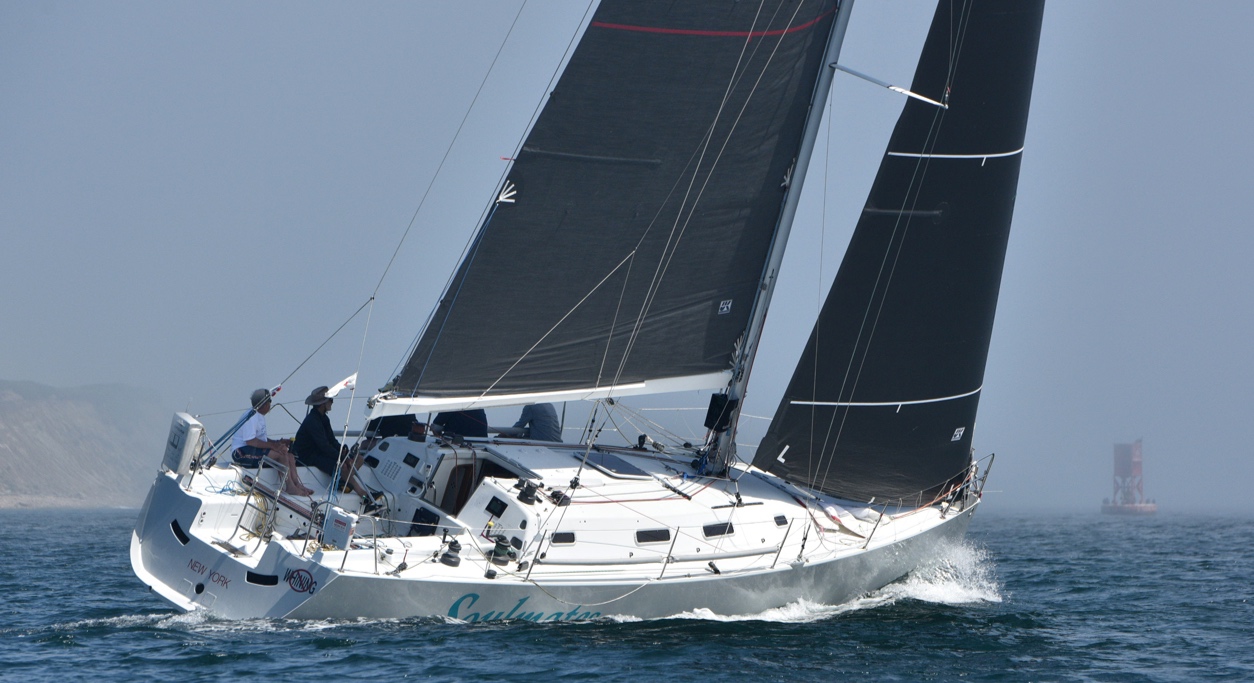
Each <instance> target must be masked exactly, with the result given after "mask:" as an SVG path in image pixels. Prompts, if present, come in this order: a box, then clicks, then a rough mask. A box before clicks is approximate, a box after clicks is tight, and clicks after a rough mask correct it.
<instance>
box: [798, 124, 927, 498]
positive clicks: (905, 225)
mask: <svg viewBox="0 0 1254 683" xmlns="http://www.w3.org/2000/svg"><path fill="white" fill-rule="evenodd" d="M945 112H946V110H944V109H939V110H937V112H936V113H935V114H934V115H933V118H932V124H931V128H930V129H929V131H928V135H927V138H926V139H925V141H924V148H925V149H929V148H930V146H934V145H935V144H936V137H937V136H938V135H939V133H940V131H939V128H940V123H941V121H943V119H944V115H945ZM929 164H930V159H928V158H926V157H920V158H919V159H918V161H916V162H915V170H914V173H913V174H912V176H911V178H910V183H909V184H908V185H907V187H906V192H905V196H904V197H903V199H902V207H901V210H900V212H899V213H898V215H897V221H896V223H895V224H894V225H893V230H892V233H890V235H889V240H888V245H887V247H886V248H885V252H884V259H883V260H882V261H881V262H880V271H879V273H877V274H876V278H875V284H874V285H873V287H872V289H871V296H870V299H869V300H868V301H867V308H866V310H865V311H864V312H863V318H862V326H861V327H859V329H858V336H857V337H856V338H855V341H854V345H853V348H852V349H851V350H850V357H849V365H847V366H846V367H845V378H844V379H843V380H842V382H841V390H840V392H839V393H838V394H837V396H838V397H843V396H844V395H845V392H844V387H845V385H846V384H847V383H848V381H849V373H850V372H853V363H854V361H855V359H856V358H857V357H858V356H859V355H861V360H860V361H858V367H857V371H856V372H854V373H853V383H852V385H851V386H850V387H849V397H850V398H851V399H852V398H853V395H854V394H855V393H857V391H858V383H859V381H860V380H861V378H862V370H863V369H864V368H865V366H866V359H867V356H868V355H870V348H871V343H872V341H873V340H874V338H875V331H876V329H877V328H878V326H879V320H880V316H881V315H882V314H883V312H884V304H885V302H886V301H887V300H888V290H889V287H890V286H891V285H892V280H893V275H894V273H895V272H896V268H897V260H898V259H899V258H900V257H901V252H902V250H903V249H904V248H905V241H906V235H907V233H908V232H909V230H910V222H911V220H912V219H913V212H911V213H909V214H908V213H906V206H907V205H909V206H910V207H911V209H913V208H914V207H915V206H917V202H918V199H919V194H920V193H921V192H922V186H923V179H924V177H925V176H926V174H927V168H928V165H929ZM911 195H913V199H912V198H911ZM898 232H900V233H901V234H900V237H898ZM894 242H896V247H894V246H893V243H894ZM890 256H891V257H892V264H891V266H889V267H888V273H887V276H885V273H884V268H885V266H886V265H887V264H888V259H889V257H890ZM881 280H883V282H884V287H883V291H882V292H881V291H879V290H880V281H881ZM877 293H878V298H879V305H878V306H876V305H875V299H876V298H877ZM872 307H875V316H874V318H872V319H871V327H870V330H869V331H867V335H866V343H865V344H864V345H863V348H862V351H861V354H859V352H858V343H859V342H860V341H861V339H862V332H863V330H865V329H866V323H867V319H868V317H869V316H870V314H871V310H872ZM839 412H840V411H839V410H837V411H833V413H832V417H831V419H830V421H829V422H828V433H827V435H825V436H824V440H823V447H822V448H821V449H820V450H819V458H818V459H817V460H816V461H814V466H815V472H814V474H815V475H817V473H818V472H817V470H818V468H819V467H820V465H822V463H823V462H824V461H826V463H827V464H826V466H825V467H824V468H823V476H822V479H821V480H820V481H821V482H823V483H824V484H825V483H826V481H827V477H828V476H829V475H830V474H831V468H832V465H833V464H834V463H835V459H836V458H835V454H836V448H837V447H838V446H839V445H840V439H841V436H842V435H843V434H844V429H845V423H846V422H847V421H848V419H849V409H848V407H846V408H845V411H844V414H843V415H842V416H841V420H840V426H839V428H838V429H837V430H836V436H835V441H834V442H833V443H832V444H831V446H832V451H831V457H828V456H827V455H826V453H827V444H828V441H829V440H830V439H831V430H832V428H833V426H834V424H835V420H836V415H837V414H838V413H839Z"/></svg>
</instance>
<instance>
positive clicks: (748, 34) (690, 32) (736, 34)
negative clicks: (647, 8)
mask: <svg viewBox="0 0 1254 683" xmlns="http://www.w3.org/2000/svg"><path fill="white" fill-rule="evenodd" d="M829 14H831V12H830V11H828V12H824V13H823V14H820V15H819V16H817V17H815V18H814V19H811V20H810V21H807V22H806V23H804V24H801V25H799V26H793V27H791V28H781V29H776V30H774V31H708V30H704V29H695V28H665V27H661V26H633V25H631V24H610V23H606V22H604V21H594V22H592V25H593V26H595V27H596V28H608V29H612V30H615V31H636V32H637V33H664V34H667V35H678V36H709V37H715V38H765V37H768V36H782V35H784V34H787V33H796V32H797V31H804V30H806V29H808V28H811V27H813V26H814V25H815V24H817V23H819V22H820V21H822V20H823V18H824V17H826V16H827V15H829Z"/></svg>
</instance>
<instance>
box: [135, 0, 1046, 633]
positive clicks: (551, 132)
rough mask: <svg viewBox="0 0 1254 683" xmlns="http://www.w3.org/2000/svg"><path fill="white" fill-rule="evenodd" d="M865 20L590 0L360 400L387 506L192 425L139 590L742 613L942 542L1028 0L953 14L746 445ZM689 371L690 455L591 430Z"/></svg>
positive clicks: (596, 613)
mask: <svg viewBox="0 0 1254 683" xmlns="http://www.w3.org/2000/svg"><path fill="white" fill-rule="evenodd" d="M852 6H853V2H852V0H843V1H840V2H838V1H837V0H760V1H759V2H725V1H722V0H701V1H691V2H683V3H672V2H661V1H651V0H603V1H602V2H601V3H600V5H599V6H598V7H597V9H596V10H595V13H594V14H593V15H592V17H591V18H590V19H589V20H588V21H587V23H586V25H585V26H584V28H583V33H582V37H581V38H580V40H579V42H578V45H577V47H576V48H575V49H574V51H573V52H572V54H571V56H570V58H569V60H568V61H567V63H566V66H565V68H564V71H563V72H562V74H561V76H560V79H559V80H558V81H557V84H556V86H555V88H554V89H553V91H552V92H551V94H550V96H549V97H548V99H547V102H546V104H545V106H544V108H543V110H542V112H541V113H540V115H539V116H538V118H537V119H536V121H535V123H534V124H533V126H532V127H531V129H530V131H529V132H528V134H527V135H526V137H525V140H524V142H523V143H522V144H521V145H520V148H519V150H518V152H517V154H516V155H515V157H514V160H513V162H512V166H511V167H510V169H509V172H508V174H507V177H506V178H505V180H504V182H503V183H502V185H501V186H500V188H499V190H498V191H497V192H494V193H493V194H494V196H493V197H492V200H491V202H490V205H489V208H488V209H487V210H486V211H485V214H484V216H485V217H484V219H483V220H482V222H481V223H480V225H479V228H478V231H477V233H476V236H475V238H474V240H473V241H472V243H471V244H470V246H469V247H468V249H467V251H466V253H465V256H464V258H463V259H462V261H461V262H460V264H459V265H458V267H457V268H456V271H455V272H454V274H453V276H452V278H451V279H450V281H449V284H448V286H447V288H446V290H445V291H444V293H443V296H442V298H441V299H440V301H439V303H438V305H437V306H436V308H435V310H434V311H433V313H432V314H431V315H430V317H429V319H428V321H427V323H426V325H425V327H424V329H423V331H422V333H421V334H420V335H419V336H418V338H417V341H416V342H415V343H414V345H413V346H412V348H411V349H410V351H409V353H408V354H407V360H406V361H405V362H404V365H403V368H402V369H401V370H400V372H399V374H398V375H397V376H396V377H394V378H391V381H390V382H387V384H386V387H385V388H386V391H381V392H380V393H379V394H377V395H375V396H374V397H372V398H371V399H370V400H369V402H368V406H369V411H370V413H369V420H370V421H369V422H368V423H367V424H366V426H365V428H364V429H363V430H362V434H361V436H360V440H359V441H357V443H356V444H355V446H354V447H355V448H356V449H357V451H358V453H359V454H360V455H361V456H362V459H363V461H364V465H362V466H361V468H360V470H359V473H358V476H359V477H360V480H361V483H362V484H363V485H364V486H365V487H366V488H368V489H369V490H370V491H372V492H377V494H378V496H377V497H376V499H375V500H373V501H372V500H369V499H368V498H367V499H363V498H362V497H360V496H358V495H356V494H352V493H343V492H342V486H341V484H342V482H340V481H338V479H337V480H336V481H332V480H331V478H329V477H327V476H325V475H322V474H321V473H320V472H319V471H318V470H315V469H312V468H307V467H301V468H300V469H299V471H298V474H299V476H300V479H301V480H302V481H304V482H305V483H306V484H308V485H310V486H313V487H314V488H316V489H320V490H321V493H318V494H315V495H314V496H312V497H296V496H292V495H289V494H287V493H284V487H285V482H286V478H287V477H288V476H290V473H289V472H287V470H286V468H285V467H284V466H283V464H282V463H279V462H275V461H271V462H269V463H268V464H269V465H270V466H268V467H262V468H260V469H247V468H243V467H240V466H237V465H233V464H230V462H229V457H228V456H227V453H226V450H225V449H227V448H228V447H227V445H226V444H227V442H229V439H226V438H219V439H217V440H216V441H211V440H210V439H209V438H208V437H207V435H206V433H205V428H204V426H203V425H202V424H201V423H200V422H199V421H198V420H197V419H196V418H195V417H194V416H191V415H188V414H186V413H178V414H176V415H175V417H174V420H173V423H172V426H171V431H170V438H169V440H168V442H167V446H166V450H165V455H164V457H163V459H162V463H161V467H160V470H159V472H158V474H157V476H156V480H155V482H154V484H153V486H152V489H151V491H150V492H149V495H148V498H147V500H146V501H145V503H144V505H143V509H142V511H141V513H140V516H139V520H138V522H137V524H136V527H135V530H134V534H133V537H132V542H131V562H132V566H133V568H134V571H135V573H136V574H137V576H138V577H139V578H140V579H141V580H142V581H143V582H144V583H145V584H147V585H148V586H150V587H151V589H152V590H153V591H155V592H156V593H158V594H159V595H160V596H162V597H163V598H165V599H166V600H168V601H169V602H171V603H173V604H174V605H176V606H178V607H179V608H181V609H184V610H189V611H191V610H206V611H208V612H210V613H213V614H216V615H220V616H222V617H225V618H298V619H300V618H306V619H324V618H403V617H441V618H449V619H457V620H462V621H469V622H481V621H499V620H507V621H508V620H523V621H566V620H587V619H596V618H602V617H611V616H614V617H628V618H643V619H653V618H663V617H667V616H672V615H676V614H681V613H686V612H693V611H698V610H708V611H709V612H711V613H714V614H721V615H752V614H758V613H761V612H763V611H764V610H768V609H772V608H777V607H781V606H785V605H788V604H792V603H796V602H798V601H802V600H804V601H809V602H811V603H822V604H839V603H842V602H845V601H848V600H851V599H854V598H856V597H858V596H860V595H864V594H866V593H868V592H870V591H874V590H876V589H878V588H880V587H882V586H884V585H886V584H888V583H890V582H893V581H895V580H898V579H900V578H902V577H903V576H906V575H907V574H909V573H910V572H911V571H913V570H915V569H917V568H919V567H920V566H923V565H925V564H926V563H928V562H929V561H931V560H932V559H933V558H935V557H936V555H937V554H938V553H939V552H940V551H941V549H942V548H943V547H944V546H945V545H946V544H949V543H953V542H956V541H958V540H960V539H961V538H962V537H963V535H964V534H965V531H966V528H967V526H968V523H969V521H970V519H971V517H972V515H973V514H974V512H975V510H976V509H977V508H978V506H979V504H980V500H981V496H982V492H983V486H984V482H985V480H986V478H987V476H988V471H989V465H990V464H991V463H990V461H989V460H988V459H982V460H976V459H975V458H974V450H973V448H972V445H971V444H972V438H973V434H974V426H975V416H976V407H977V404H978V402H979V397H980V392H981V388H982V386H983V380H984V370H985V362H986V358H987V354H988V347H989V341H990V338H991V334H992V327H993V318H994V313H995V309H996V303H997V295H998V288H999V285H1000V279H1001V273H1002V264H1003V260H1004V256H1005V250H1006V244H1007V238H1008V234H1009V229H1010V224H1011V216H1012V212H1013V208H1014V200H1015V192H1016V186H1017V183H1018V176H1019V167H1020V161H1021V159H1022V155H1023V151H1024V138H1025V130H1026V124H1027V116H1028V108H1029V102H1030V96H1031V87H1032V78H1033V72H1034V69H1035V62H1036V52H1037V44H1038V41H1039V34H1040V26H1041V18H1042V12H1043V0H1013V1H1010V0H952V1H951V0H942V1H941V2H940V3H939V6H938V7H937V9H936V11H935V15H934V17H933V21H932V24H931V27H930V30H929V33H928V35H927V38H926V41H925V44H924V46H923V49H922V53H921V57H920V60H919V65H918V68H917V71H916V74H915V78H914V81H913V83H912V85H911V87H910V88H909V89H906V88H895V89H896V90H898V91H899V92H901V93H903V94H905V95H908V97H907V98H906V99H905V105H904V108H903V110H902V113H901V116H900V118H899V120H898V122H897V124H896V128H895V129H894V131H893V134H892V136H891V139H890V141H889V143H888V147H887V150H886V152H885V154H884V156H883V158H882V162H881V164H880V167H879V171H878V174H877V176H876V178H875V181H874V184H873V187H872V189H871V191H870V196H869V197H868V199H867V201H866V204H865V208H864V209H863V211H862V213H861V216H860V218H859V220H858V222H857V225H856V227H855V229H854V232H853V236H852V239H851V241H850V245H849V248H848V250H847V252H846V254H845V257H844V260H843V262H842V264H841V266H840V269H839V272H838V274H837V275H836V278H835V281H834V283H833V285H832V288H831V291H830V293H829V294H828V295H827V297H826V300H825V302H824V304H823V306H822V310H821V312H820V314H819V315H818V319H817V321H815V323H814V327H813V331H812V332H811V335H810V337H809V340H808V342H807V343H806V346H805V349H804V352H803V354H802V356H801V358H800V359H799V361H798V363H797V366H796V370H795V373H794V374H793V376H792V379H791V382H790V383H789V384H788V388H787V390H786V391H785V393H784V395H783V396H782V397H781V399H780V402H779V408H778V410H777V411H776V413H775V415H774V418H773V419H772V421H771V423H770V427H769V429H768V431H767V433H766V436H765V437H764V438H763V439H762V441H761V443H760V444H759V447H758V448H757V450H756V452H755V453H754V454H753V456H752V458H751V459H750V458H743V457H741V455H740V453H739V452H738V450H737V446H736V435H737V433H738V428H739V424H740V421H741V418H742V408H743V406H744V400H745V397H746V395H747V394H746V392H747V388H748V386H749V379H750V375H751V371H752V367H753V362H754V359H755V356H756V354H757V351H758V346H759V343H760V340H761V335H762V330H763V328H764V325H765V322H766V317H767V315H766V313H767V307H768V305H769V303H770V300H771V295H772V293H773V289H774V286H775V283H776V281H777V279H778V276H779V269H780V264H781V262H782V258H783V252H784V246H785V243H786V241H787V238H788V235H789V231H790V229H791V228H792V226H793V222H794V216H795V214H796V208H797V202H798V197H799V195H800V192H801V187H802V184H803V181H804V179H805V174H806V169H807V168H808V167H809V165H810V164H809V162H810V157H811V152H812V150H813V148H814V146H815V140H816V137H817V132H818V130H819V126H820V120H821V119H822V116H823V109H824V106H825V102H826V101H827V98H828V94H829V88H830V84H831V82H832V79H833V75H834V73H835V72H836V70H837V69H843V67H842V66H840V65H839V55H840V47H841V43H842V41H843V39H844V36H845V33H846V28H847V27H848V26H849V23H850V15H851V11H852ZM846 70H847V69H846ZM851 73H854V74H855V75H860V74H857V73H856V72H852V71H851ZM866 78H870V77H869V76H868V77H866ZM872 80H874V79H872ZM381 383H382V382H381ZM692 390H707V391H709V392H710V393H709V403H708V405H706V406H703V408H704V409H705V411H706V413H705V414H706V419H705V423H704V426H705V428H706V437H705V439H704V440H696V442H695V443H694V442H682V443H673V442H667V441H666V440H665V439H654V438H652V437H651V436H646V435H643V434H642V435H640V437H639V439H638V441H636V442H635V443H624V444H623V445H617V444H615V443H608V440H607V439H602V438H601V433H600V429H601V427H602V426H604V424H606V422H605V420H606V418H607V416H611V417H612V415H613V414H614V412H615V411H617V410H620V409H622V407H623V405H624V403H625V401H624V399H627V398H629V397H632V396H639V395H649V394H660V393H666V392H688V393H687V394H685V395H692V393H693V391H692ZM575 401H582V402H588V403H590V404H591V405H592V413H593V418H592V419H590V420H589V422H588V424H587V426H586V429H585V430H584V431H583V432H582V435H581V436H580V437H579V438H578V439H572V440H571V442H569V443H568V442H559V441H540V440H537V439H534V438H531V436H530V435H528V434H526V433H518V432H514V431H512V430H500V431H499V432H496V433H488V434H487V435H486V436H485V435H484V434H478V435H476V434H472V433H456V432H457V431H462V432H472V431H474V430H469V429H464V428H459V429H452V428H451V427H449V426H451V425H452V424H453V423H452V422H448V421H444V422H443V423H444V424H445V425H446V428H445V429H443V430H442V431H437V430H436V429H434V425H433V424H432V423H433V418H432V416H433V415H438V414H445V415H448V414H456V413H461V414H462V416H463V417H464V416H465V414H466V411H476V410H479V409H483V408H496V407H501V406H526V405H529V404H537V403H559V402H575ZM434 422H436V423H439V422H441V420H440V419H435V420H434ZM376 508H377V509H376Z"/></svg>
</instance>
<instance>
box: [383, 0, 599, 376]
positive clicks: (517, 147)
mask: <svg viewBox="0 0 1254 683" xmlns="http://www.w3.org/2000/svg"><path fill="white" fill-rule="evenodd" d="M594 3H595V0H593V2H589V3H588V5H587V6H586V7H585V8H584V13H583V16H582V17H581V18H580V20H579V26H583V25H585V24H586V23H587V19H588V13H589V12H591V11H592V7H593V5H594ZM525 6H526V0H524V2H523V6H522V7H519V9H518V14H517V15H515V17H514V23H515V24H516V23H517V22H518V17H519V16H521V15H522V10H523V7H525ZM513 30H514V25H513V24H511V25H510V31H509V33H507V34H506V36H505V41H503V42H502V43H501V48H500V49H498V51H497V57H500V53H501V50H503V49H504V47H505V43H506V42H508V41H509V36H510V34H512V33H513ZM578 35H579V30H578V29H577V28H576V30H575V31H574V32H573V33H572V34H571V37H570V39H569V40H568V41H567V43H566V49H565V50H564V51H563V53H562V58H561V59H560V60H558V62H557V65H556V66H555V67H554V68H553V73H551V74H550V75H549V82H548V85H547V86H546V87H545V89H544V95H542V96H541V97H540V98H539V100H538V101H537V102H536V106H535V107H533V108H532V111H531V117H530V118H529V119H528V121H527V126H526V127H524V129H523V132H522V133H521V134H520V135H519V137H518V141H517V142H516V143H515V144H514V152H513V154H512V155H511V158H513V159H516V158H517V157H518V154H519V152H520V151H521V150H522V147H523V144H525V143H526V140H527V133H528V132H529V131H530V130H531V128H532V126H534V125H535V122H536V119H537V117H538V116H539V113H540V111H541V110H542V109H543V107H544V102H545V101H546V99H547V97H548V94H549V93H550V92H552V90H553V83H554V81H556V80H557V78H558V76H559V74H560V73H561V71H562V65H563V64H565V63H566V61H567V57H569V55H570V53H571V49H572V47H573V45H574V44H575V38H576V37H577V36H578ZM492 64H493V65H495V64H496V58H493V60H492ZM491 72H492V67H489V69H488V74H487V75H485V76H484V82H483V83H481V84H480V86H479V89H480V91H482V89H483V85H484V84H486V82H487V78H488V75H490V74H491ZM478 97H479V95H478V93H476V94H475V99H476V100H477V99H478ZM473 106H474V103H473V102H472V103H471V107H472V108H473ZM469 115H470V111H469V110H468V111H467V112H466V116H467V117H469ZM462 123H463V124H464V123H465V118H463V120H462ZM458 131H459V133H460V131H461V128H460V127H459V128H458ZM454 141H456V138H455V139H454ZM449 149H450V150H451V149H452V146H451V145H450V147H449ZM447 156H448V151H446V152H445V157H447ZM442 165H443V162H441V166H442ZM512 168H513V164H509V165H507V166H506V167H505V169H504V170H502V171H501V174H500V176H499V177H498V178H497V183H496V187H497V188H500V187H501V186H502V183H504V182H505V179H506V177H507V176H508V175H509V172H510V170H511V169H512ZM428 191H430V188H428ZM498 191H499V190H498ZM424 198H425V195H424ZM497 206H499V202H496V201H493V202H491V203H489V204H488V205H487V206H486V207H484V210H483V212H481V213H480V215H479V225H480V226H481V227H480V228H479V230H477V231H476V232H475V233H474V234H472V235H471V237H470V239H469V240H467V242H466V245H465V246H464V247H462V253H461V254H460V255H459V256H458V259H457V260H458V262H459V263H460V262H461V261H462V260H463V259H464V258H465V257H466V254H467V252H468V251H469V250H470V248H471V246H472V245H473V244H474V243H475V242H477V241H478V240H479V239H480V238H481V237H482V234H483V233H484V232H486V231H487V225H486V220H489V219H485V216H488V215H489V214H490V213H495V211H496V207H497ZM398 249H399V248H398ZM393 258H395V255H393ZM458 270H459V269H454V270H453V272H452V273H450V274H449V278H448V280H447V281H446V282H445V283H444V290H443V294H444V295H447V294H448V290H449V288H450V287H451V286H452V282H453V280H454V278H455V277H456V276H457V272H458ZM444 299H445V296H441V297H440V302H442V301H443V300H444ZM440 302H437V303H436V305H435V307H433V308H432V309H431V311H430V312H429V313H428V314H427V319H426V321H425V322H424V323H423V325H422V327H421V328H420V329H419V332H418V334H417V335H415V337H414V340H413V342H412V343H411V344H410V346H409V350H408V351H407V352H406V354H405V357H404V358H402V359H401V361H400V362H398V363H397V364H396V366H395V367H394V368H393V375H394V376H395V374H396V372H397V370H398V369H399V368H400V366H401V365H402V364H406V365H407V364H408V363H406V362H405V359H406V358H410V357H412V356H413V354H414V353H416V352H417V350H418V345H419V343H420V342H421V341H422V336H423V332H424V331H425V330H426V329H427V328H428V327H429V326H430V324H431V321H432V320H433V319H434V318H435V314H436V312H437V310H438V308H439V304H440ZM451 314H452V304H451V303H450V304H449V310H448V311H446V313H445V320H444V322H445V323H447V322H448V316H449V315H451ZM443 325H444V323H441V331H442V330H443ZM438 339H439V336H438V335H437V341H438ZM434 350H435V343H433V344H432V348H431V352H432V353H434ZM428 361H430V355H428V357H427V361H424V363H423V368H422V371H421V372H420V373H419V377H418V380H417V381H415V383H414V390H413V392H411V395H412V394H413V393H416V392H417V389H418V383H419V382H420V381H421V379H422V376H423V375H425V373H426V368H427V362H428Z"/></svg>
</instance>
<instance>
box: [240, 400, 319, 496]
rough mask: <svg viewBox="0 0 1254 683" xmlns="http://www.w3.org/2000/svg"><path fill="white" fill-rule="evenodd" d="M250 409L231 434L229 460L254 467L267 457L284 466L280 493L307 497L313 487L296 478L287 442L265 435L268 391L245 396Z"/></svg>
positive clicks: (268, 402)
mask: <svg viewBox="0 0 1254 683" xmlns="http://www.w3.org/2000/svg"><path fill="white" fill-rule="evenodd" d="M249 402H250V404H251V405H252V408H251V409H250V410H249V411H247V412H245V413H244V415H243V416H241V419H244V418H247V419H245V420H244V423H243V424H242V425H240V427H239V429H237V430H235V433H234V434H232V435H231V447H232V449H233V450H232V451H231V459H232V460H234V461H235V464H236V465H239V466H240V467H246V468H248V469H255V468H257V467H258V466H260V465H261V459H262V458H263V457H265V456H267V455H268V456H270V458H272V459H273V460H275V461H276V462H279V463H281V464H282V465H284V466H285V467H287V483H286V485H285V486H284V487H283V490H284V492H286V493H289V494H292V495H295V496H308V495H311V494H312V493H313V489H311V488H308V487H306V486H305V485H304V484H302V483H301V481H300V475H299V474H297V472H296V459H295V458H293V457H292V454H291V453H290V452H288V450H287V442H286V441H283V440H282V439H270V438H268V436H267V434H266V413H269V412H270V405H271V404H270V392H269V391H267V390H266V389H258V390H256V391H254V392H253V395H252V396H251V397H250V398H249Z"/></svg>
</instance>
